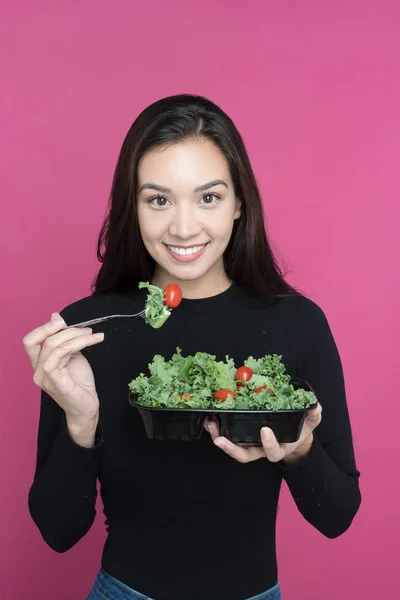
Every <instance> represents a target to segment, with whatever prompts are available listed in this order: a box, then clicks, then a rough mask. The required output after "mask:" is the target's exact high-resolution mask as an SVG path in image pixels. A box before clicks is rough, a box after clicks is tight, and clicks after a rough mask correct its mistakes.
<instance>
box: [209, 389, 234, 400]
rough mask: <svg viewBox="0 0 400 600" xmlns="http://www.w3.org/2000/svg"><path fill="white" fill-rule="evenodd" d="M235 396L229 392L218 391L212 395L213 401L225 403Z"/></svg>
mask: <svg viewBox="0 0 400 600" xmlns="http://www.w3.org/2000/svg"><path fill="white" fill-rule="evenodd" d="M234 397H235V394H234V393H233V392H232V391H231V390H218V392H215V394H214V400H216V401H217V402H225V400H227V399H228V398H234Z"/></svg>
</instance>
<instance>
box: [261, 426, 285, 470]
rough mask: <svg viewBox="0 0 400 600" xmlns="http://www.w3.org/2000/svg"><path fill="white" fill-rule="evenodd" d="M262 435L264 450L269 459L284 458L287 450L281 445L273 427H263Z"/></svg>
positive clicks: (278, 459)
mask: <svg viewBox="0 0 400 600" xmlns="http://www.w3.org/2000/svg"><path fill="white" fill-rule="evenodd" d="M260 437H261V443H262V446H263V449H264V452H265V454H266V457H267V458H268V460H269V461H271V462H279V461H280V460H282V458H284V456H285V451H284V450H283V448H282V447H281V446H280V445H279V442H278V441H277V439H276V437H275V434H274V432H273V431H272V429H270V428H269V427H263V428H262V429H261V432H260Z"/></svg>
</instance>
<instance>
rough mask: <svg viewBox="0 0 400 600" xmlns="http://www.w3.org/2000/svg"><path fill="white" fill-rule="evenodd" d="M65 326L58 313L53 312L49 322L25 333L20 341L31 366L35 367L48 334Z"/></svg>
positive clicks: (52, 333)
mask: <svg viewBox="0 0 400 600" xmlns="http://www.w3.org/2000/svg"><path fill="white" fill-rule="evenodd" d="M65 326H66V323H65V321H64V319H62V318H61V316H60V314H59V313H53V315H52V320H51V321H50V322H49V323H45V324H44V325H41V326H40V327H37V328H36V329H34V330H33V331H30V332H29V333H27V334H26V335H25V336H24V338H23V340H22V343H23V344H24V347H25V351H26V353H27V355H28V356H29V358H30V360H31V363H32V367H33V368H34V369H36V367H37V363H38V360H39V355H40V352H41V345H40V344H42V343H43V342H44V341H45V340H46V339H47V338H48V337H49V336H51V335H54V334H55V333H57V332H58V331H60V330H61V329H62V328H63V327H65Z"/></svg>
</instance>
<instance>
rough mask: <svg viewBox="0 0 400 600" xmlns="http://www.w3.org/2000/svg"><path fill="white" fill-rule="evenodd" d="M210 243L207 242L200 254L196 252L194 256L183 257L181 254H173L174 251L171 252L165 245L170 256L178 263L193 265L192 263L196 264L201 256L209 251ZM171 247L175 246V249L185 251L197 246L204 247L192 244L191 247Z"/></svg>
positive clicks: (176, 245)
mask: <svg viewBox="0 0 400 600" xmlns="http://www.w3.org/2000/svg"><path fill="white" fill-rule="evenodd" d="M208 244H209V242H206V243H205V244H204V248H203V249H202V250H200V252H196V253H194V254H188V255H187V256H182V255H181V254H175V252H172V250H170V249H169V248H168V245H167V244H165V248H166V249H167V252H168V254H169V255H170V256H171V257H172V258H173V259H174V260H176V261H177V262H180V263H191V262H195V261H196V260H198V259H199V258H200V257H201V256H203V254H204V252H205V251H206V249H207V246H208ZM171 246H173V247H174V248H184V249H185V250H186V249H188V248H196V246H202V244H191V245H190V246H181V245H178V244H171Z"/></svg>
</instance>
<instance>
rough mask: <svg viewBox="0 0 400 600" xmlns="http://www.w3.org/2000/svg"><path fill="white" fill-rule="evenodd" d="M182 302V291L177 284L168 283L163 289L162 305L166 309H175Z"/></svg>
mask: <svg viewBox="0 0 400 600" xmlns="http://www.w3.org/2000/svg"><path fill="white" fill-rule="evenodd" d="M181 301H182V290H181V288H180V287H179V285H178V284H177V283H169V284H168V285H166V286H165V288H164V303H165V304H166V305H167V306H168V308H176V307H177V306H179V305H180V303H181Z"/></svg>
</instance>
